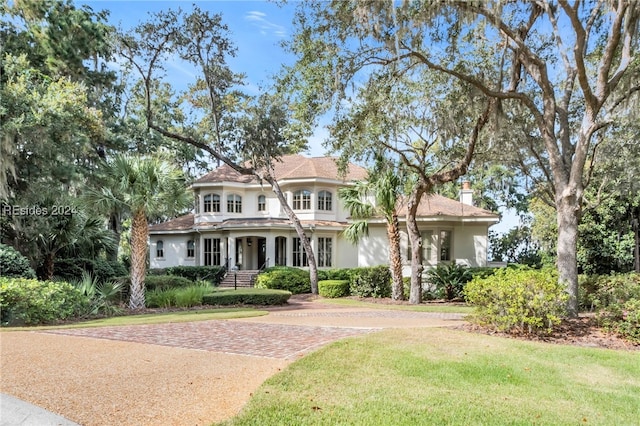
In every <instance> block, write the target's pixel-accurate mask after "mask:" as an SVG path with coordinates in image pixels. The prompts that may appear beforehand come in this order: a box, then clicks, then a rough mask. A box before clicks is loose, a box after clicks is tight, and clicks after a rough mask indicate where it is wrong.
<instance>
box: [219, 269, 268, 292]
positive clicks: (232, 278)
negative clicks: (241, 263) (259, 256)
mask: <svg viewBox="0 0 640 426" xmlns="http://www.w3.org/2000/svg"><path fill="white" fill-rule="evenodd" d="M259 273H260V271H259V270H246V271H236V272H234V271H228V272H227V275H226V276H225V277H224V279H223V280H222V281H221V282H220V285H219V287H220V288H234V287H238V288H248V287H253V286H254V283H255V279H256V276H258V274H259Z"/></svg>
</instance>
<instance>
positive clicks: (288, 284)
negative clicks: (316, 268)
mask: <svg viewBox="0 0 640 426" xmlns="http://www.w3.org/2000/svg"><path fill="white" fill-rule="evenodd" d="M255 286H256V288H267V289H272V290H286V291H289V292H291V293H293V294H302V293H309V292H311V280H310V279H309V271H305V270H304V269H299V268H290V267H286V266H274V267H271V268H267V269H265V270H264V272H262V273H260V274H258V276H257V277H256V282H255Z"/></svg>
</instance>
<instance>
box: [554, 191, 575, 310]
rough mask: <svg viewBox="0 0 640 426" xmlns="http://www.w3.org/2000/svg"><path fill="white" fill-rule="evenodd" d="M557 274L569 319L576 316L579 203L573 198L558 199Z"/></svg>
mask: <svg viewBox="0 0 640 426" xmlns="http://www.w3.org/2000/svg"><path fill="white" fill-rule="evenodd" d="M556 208H557V212H558V220H557V221H558V274H559V280H560V282H561V283H562V284H564V285H565V287H566V289H567V293H568V294H569V300H568V302H567V313H568V315H569V316H570V317H571V318H575V317H577V316H578V260H577V250H578V249H577V247H578V223H579V222H580V219H579V218H580V203H579V202H578V201H577V200H576V197H575V196H572V197H558V199H557V200H556Z"/></svg>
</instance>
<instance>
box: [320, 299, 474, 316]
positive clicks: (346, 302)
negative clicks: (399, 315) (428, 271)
mask: <svg viewBox="0 0 640 426" xmlns="http://www.w3.org/2000/svg"><path fill="white" fill-rule="evenodd" d="M317 301H318V302H321V303H328V304H331V305H341V306H352V307H354V308H357V307H361V308H376V309H397V310H403V311H418V312H444V313H455V312H459V313H462V314H470V313H471V312H473V308H472V307H471V306H466V305H454V304H445V303H442V304H441V303H432V304H421V305H393V304H384V303H375V302H367V301H364V300H355V299H345V298H337V299H329V298H322V299H318V300H317Z"/></svg>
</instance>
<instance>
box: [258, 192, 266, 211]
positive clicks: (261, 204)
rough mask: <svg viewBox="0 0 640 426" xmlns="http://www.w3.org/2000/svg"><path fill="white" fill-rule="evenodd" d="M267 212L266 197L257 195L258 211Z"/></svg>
mask: <svg viewBox="0 0 640 426" xmlns="http://www.w3.org/2000/svg"><path fill="white" fill-rule="evenodd" d="M266 210H267V197H265V196H264V195H258V211H259V212H264V211H266Z"/></svg>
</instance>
